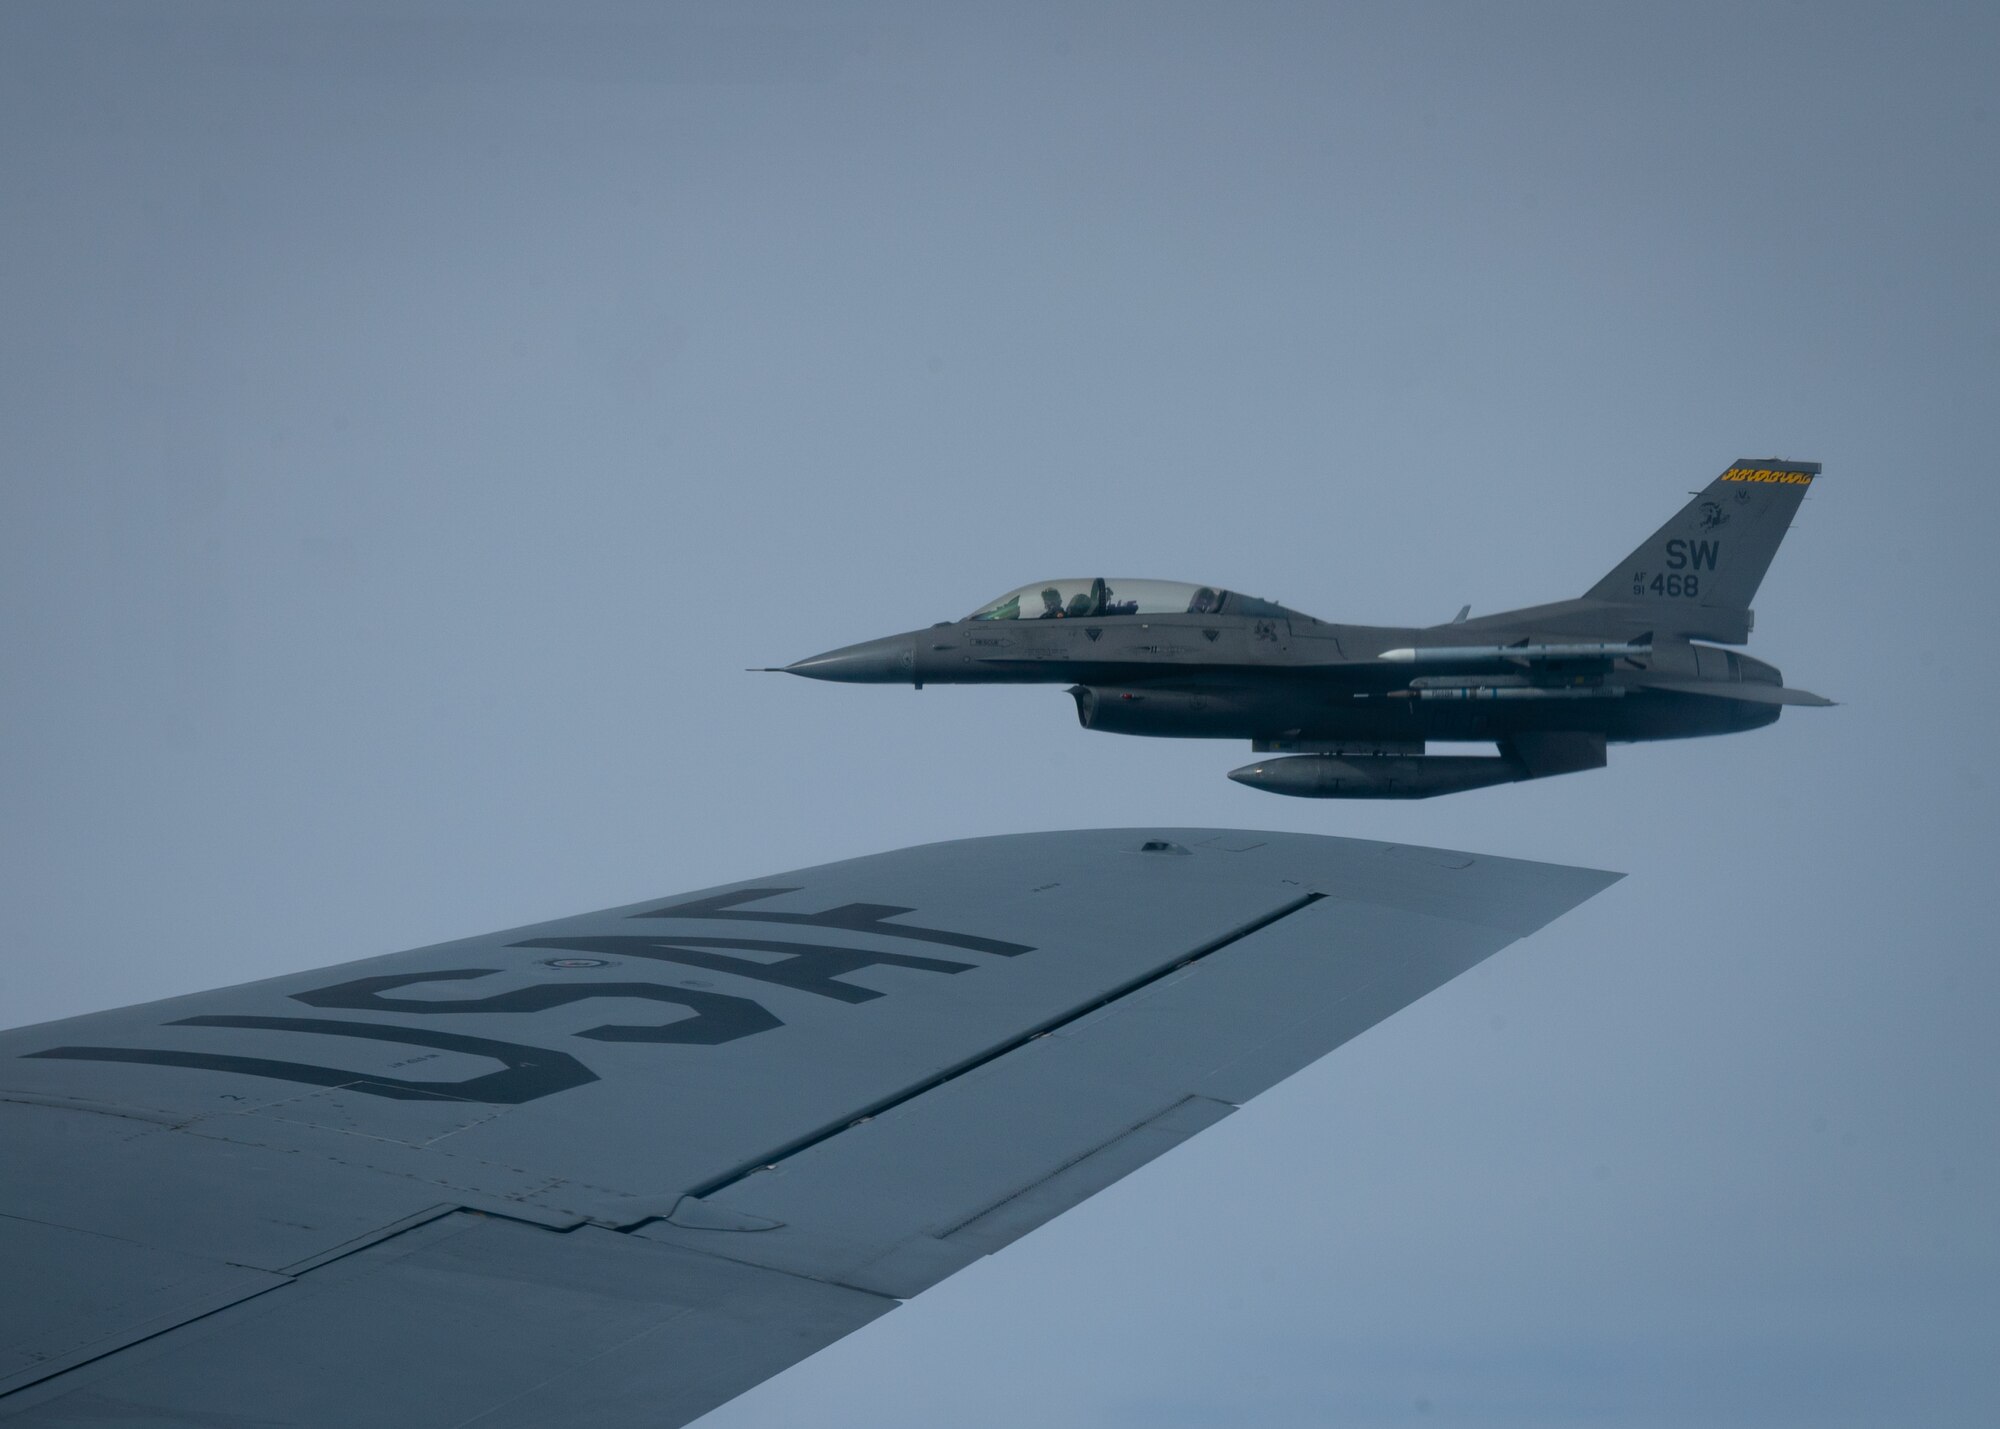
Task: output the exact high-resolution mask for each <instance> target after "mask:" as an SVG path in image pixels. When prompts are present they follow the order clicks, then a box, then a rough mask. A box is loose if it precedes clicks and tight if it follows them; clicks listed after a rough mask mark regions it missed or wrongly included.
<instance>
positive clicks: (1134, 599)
mask: <svg viewBox="0 0 2000 1429" xmlns="http://www.w3.org/2000/svg"><path fill="white" fill-rule="evenodd" d="M1253 604H1254V605H1257V606H1261V607H1265V608H1267V609H1268V608H1269V603H1268V602H1266V601H1249V600H1245V599H1244V598H1243V597H1240V596H1235V595H1231V594H1230V593H1229V592H1228V591H1226V590H1222V589H1221V588H1219V587H1217V586H1207V585H1193V584H1191V583H1189V582H1187V581H1134V580H1106V579H1105V578H1104V577H1103V576H1086V577H1081V578H1079V579H1076V580H1058V581H1036V582H1034V583H1033V584H1031V585H1024V586H1022V587H1021V588H1020V589H1019V590H1010V591H1008V592H1007V594H1005V595H1003V596H1001V597H1000V598H999V599H998V600H992V601H988V602H987V603H986V604H985V605H982V606H980V607H979V609H977V610H975V611H973V612H972V614H971V615H969V616H967V617H966V618H967V619H968V620H1074V619H1083V618H1089V619H1100V618H1103V617H1105V616H1112V615H1207V614H1213V613H1216V612H1220V611H1223V610H1229V611H1231V612H1232V613H1236V612H1239V608H1240V607H1243V606H1248V605H1253Z"/></svg>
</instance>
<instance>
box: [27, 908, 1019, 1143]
mask: <svg viewBox="0 0 2000 1429" xmlns="http://www.w3.org/2000/svg"><path fill="white" fill-rule="evenodd" d="M797 891H798V890H797V889H794V888H747V889H739V890H738V891H736V892H734V893H721V894H716V895H714V896H712V897H708V898H699V899H694V900H692V901H690V902H686V903H671V904H668V905H666V906H664V907H661V908H654V909H651V910H649V911H647V912H644V913H635V914H633V915H632V917H633V918H634V919H640V918H644V919H680V920H687V919H703V920H709V921H741V922H751V923H764V924H778V925H790V926H795V927H804V928H820V929H826V930H829V931H838V932H844V933H865V934H873V935H875V936H878V937H885V938H898V939H901V940H903V941H905V942H918V943H928V944H931V945H933V946H943V947H951V948H961V949H964V950H966V951H968V952H974V953H987V954H992V955H995V956H999V957H1005V958H1013V957H1019V956H1020V955H1021V954H1022V953H1031V952H1033V951H1034V949H1033V948H1032V947H1029V946H1028V945H1026V944H1023V943H1009V942H1005V941H1002V940H1001V939H998V938H984V937H980V936H978V935H976V934H972V933H956V932H951V931H948V930H946V929H943V928H926V927H921V926H919V925H916V924H911V923H895V922H891V921H890V920H891V919H894V918H897V917H900V916H901V915H902V914H905V913H912V912H915V911H916V910H915V909H913V908H905V907H900V906H897V905H895V904H890V903H844V904H841V905H840V906H838V907H835V908H827V909H823V910H821V911H820V912H817V913H786V912H781V911H777V910H774V909H768V908H745V907H743V906H741V905H744V904H749V903H757V902H760V901H761V900H764V899H767V898H774V897H777V896H779V895H781V894H786V893H795V892H797ZM509 946H511V947H516V948H537V949H540V948H548V949H554V950H556V951H558V952H575V953H610V954H615V955H617V956H620V957H624V958H638V959H642V960H645V961H650V962H659V963H668V964H675V965H679V966H682V967H695V968H703V969H706V970H707V971H710V972H719V973H727V974H731V975H733V976H736V977H740V978H744V979H747V980H749V981H751V982H763V983H769V984H771V985H773V986H779V987H787V988H791V989H793V990H795V991H799V992H805V993H810V994H813V995H814V996H818V997H825V998H831V999H833V1000H834V1001H837V1002H847V1003H855V1002H868V1001H871V1000H873V999H875V998H878V997H881V996H883V994H882V993H880V992H877V991H876V990H875V989H873V988H868V987H859V986H856V985H854V984H852V983H844V982H840V981H838V980H837V979H838V978H839V977H840V976H841V975H842V974H844V973H850V972H854V971H856V970H857V969H860V968H866V967H878V966H879V967H899V968H912V969H916V970H918V971H921V972H933V973H943V974H955V973H962V972H965V971H967V970H969V969H971V968H974V967H977V966H979V964H977V963H973V962H965V961H962V960H958V959H946V958H937V957H920V956H916V955H913V954H908V953H889V952H879V951H876V950H874V949H871V948H850V947H842V946H836V945H831V944H826V943H815V942H802V941H796V940H792V939H781V938H723V937H710V936H708V935H706V934H700V933H688V934H681V933H677V932H667V931H662V932H659V933H645V934H637V935H633V934H605V935H574V936H550V937H546V938H526V939H523V940H521V941H520V942H517V943H512V944H510V945H509ZM711 950H716V951H711ZM731 951H737V952H746V953H767V954H779V955H781V956H780V958H779V959H778V960H777V961H775V962H754V961H752V960H750V959H749V958H743V957H731V956H728V955H727V954H728V953H729V952H731ZM500 971H501V970H500V969H498V968H439V969H436V970H433V971H426V972H411V973H393V974H389V975H386V976H380V977H365V978H356V979H353V980H351V981H348V982H340V983H335V984H333V985H331V986H329V987H321V988H310V989H308V990H307V991H305V992H295V993H293V994H292V995H291V996H292V1000H293V1001H295V1002H302V1003H305V1004H306V1005H307V1006H309V1007H317V1008H331V1009H341V1010H350V1011H358V1012H394V1013H405V1014H408V1013H414V1014H417V1015H420V1016H425V1017H438V1016H446V1017H450V1016H465V1015H468V1014H471V1015H478V1014H480V1013H489V1014H490V1013H512V1014H519V1013H538V1012H547V1011H550V1010H553V1009H555V1008H559V1007H567V1006H569V1005H570V1004H572V1003H576V1002H584V1001H588V1000H592V999H596V998H628V999H640V1000H645V1001H651V1002H663V1003H670V1004H674V1005H677V1006H679V1007H682V1008H685V1009H686V1010H687V1011H688V1012H690V1013H692V1014H693V1015H692V1016H689V1017H681V1018H678V1019H676V1020H674V1021H671V1022H664V1023H637V1024H628V1023H605V1024H603V1025H602V1026H598V1027H591V1028H587V1029H585V1030H584V1031H581V1032H578V1033H575V1034H574V1035H575V1036H577V1037H582V1038H587V1039H590V1040H592V1041H598V1042H651V1043H663V1044H678V1045H681V1046H689V1045H693V1046H715V1045H717V1044H720V1043H723V1042H734V1041H736V1040H738V1039H739V1038H743V1037H751V1036H755V1035H756V1034H757V1033H759V1032H768V1031H770V1030H771V1029H772V1028H774V1027H780V1026H783V1025H784V1024H783V1022H782V1021H781V1020H780V1019H779V1018H778V1016H777V1015H776V1014H775V1013H773V1012H772V1011H771V1010H770V1009H769V1008H767V1007H765V1006H764V1005H763V1004H762V1003H761V1002H759V1001H757V1000H756V999H755V998H751V997H741V996H737V995H734V994H730V993H719V992H705V991H701V990H699V989H696V988H687V987H670V986H667V985H665V984H662V983H653V982H559V983H536V984H533V985H531V986H528V987H517V988H513V989H510V990H509V991H506V992H500V993H492V994H489V995H487V996H484V997H468V998H452V999H448V1000H441V999H437V998H429V997H398V996H393V995H392V994H394V993H396V992H397V991H399V990H401V989H403V988H411V987H416V986H418V985H420V984H424V983H437V982H471V981H473V980H475V979H479V978H486V977H492V976H494V975H496V974H497V973H498V972H500ZM166 1025H167V1026H170V1027H208V1028H241V1029H246V1030H256V1031H264V1032H298V1033H306V1034H310V1035H314V1036H325V1037H357V1038H361V1039H364V1040H368V1041H376V1042H400V1043H404V1044H406V1045H409V1046H412V1047H429V1048H433V1049H435V1050H436V1051H440V1052H457V1053H461V1054H464V1055H466V1056H473V1057H485V1058H489V1059H491V1060H493V1061H496V1062H499V1063H500V1064H501V1068H502V1070H500V1071H497V1072H488V1073H486V1074H485V1075H483V1076H478V1077H473V1078H470V1079H468V1080H465V1081H457V1082H432V1081H416V1080H408V1079H403V1078H397V1077H384V1076H381V1075H378V1074H376V1073H372V1072H356V1071H352V1070H347V1069H343V1068H340V1067H327V1066H321V1065H318V1064H316V1063H311V1062H289V1061H282V1060H277V1059H273V1058H269V1057H251V1056H240V1055H235V1054H231V1053H226V1052H189V1051H178V1050H171V1049H168V1048H163V1047H51V1048H49V1049H48V1050H46V1051H42V1052H30V1053H28V1054H27V1055H28V1056H30V1057H48V1058H57V1059H62V1060H67V1061H84V1062H138V1063H145V1064H148V1065H152V1066H160V1067H191V1068H196V1069H199V1070H204V1071H211V1072H235V1073H237V1074H239V1075H241V1076H248V1077H269V1078H273V1079H275V1080H278V1081H287V1082H303V1083H305V1084H307V1085H309V1086H319V1087H339V1088H342V1089H344V1090H347V1091H354V1092H365V1093H367V1094H368V1095H370V1096H377V1097H388V1098H392V1099H395V1100H400V1101H472V1102H490V1103H497V1104H503V1105H518V1104H520V1103H522V1102H528V1101H534V1100H536V1099H537V1098H540V1097H545V1096H550V1095H552V1094H553V1093H556V1092H561V1091H568V1090H569V1089H571V1088H572V1087H580V1086H584V1085H586V1084H588V1083H590V1082H594V1081H596V1080H597V1079H598V1078H597V1073H595V1072H593V1071H592V1070H591V1069H590V1068H589V1067H588V1066H586V1065H585V1064H584V1063H583V1062H581V1061H580V1060H578V1059H577V1058H576V1057H574V1056H571V1055H570V1054H569V1053H567V1052H559V1051H556V1050H554V1049H552V1048H547V1047H533V1046H527V1045H524V1044H522V1043H518V1042H504V1041H495V1040H492V1039H490V1038H484V1037H469V1036H465V1035H462V1034H459V1033H453V1032H433V1031H431V1030H429V1029H428V1028H422V1027H401V1026H393V1025H385V1024H382V1023H376V1022H355V1021H350V1020H347V1019H344V1018H338V1017H259V1016H216V1015H211V1016H204V1017H184V1018H180V1019H178V1020H176V1021H174V1022H170V1023H168V1024H166ZM425 1060H428V1057H416V1058H411V1059H410V1062H411V1063H414V1062H419V1061H425ZM398 1065H409V1063H401V1064H398Z"/></svg>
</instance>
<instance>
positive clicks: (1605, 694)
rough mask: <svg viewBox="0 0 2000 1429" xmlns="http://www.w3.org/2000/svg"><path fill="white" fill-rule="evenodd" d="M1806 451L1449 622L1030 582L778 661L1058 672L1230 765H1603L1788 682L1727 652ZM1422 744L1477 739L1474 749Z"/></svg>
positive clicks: (1753, 722) (1139, 586) (825, 672)
mask: <svg viewBox="0 0 2000 1429" xmlns="http://www.w3.org/2000/svg"><path fill="white" fill-rule="evenodd" d="M1819 472H1820V466H1819V463H1817V462H1798V461H1779V460H1764V459H1755V460H1746V461H1738V462H1736V463H1734V464H1732V465H1731V466H1730V467H1729V469H1728V470H1727V471H1725V472H1723V473H1722V475H1720V476H1718V477H1717V478H1716V479H1715V480H1714V481H1712V482H1710V483H1709V484H1708V486H1707V487H1706V488H1705V489H1704V490H1702V491H1699V492H1697V493H1695V495H1694V499H1693V500H1691V501H1690V502H1688V504H1687V505H1686V506H1684V507H1682V508H1681V510H1680V512H1679V514H1677V515H1676V516H1675V517H1674V518H1673V519H1672V520H1671V521H1669V522H1667V524H1666V525H1664V526H1662V527H1661V528H1660V529H1659V530H1657V531H1655V532H1654V533H1653V534H1652V535H1651V536H1649V537H1647V538H1646V539H1645V540H1644V541H1642V542H1641V543H1640V544H1639V546H1638V548H1637V549H1635V550H1634V551H1633V552H1632V554H1631V555H1629V556H1627V557H1626V558H1625V559H1624V560H1622V561H1620V562H1619V563H1618V564H1617V565H1616V566H1614V567H1612V569H1611V571H1610V573H1609V574H1607V575H1606V576H1605V577H1604V579H1602V580H1600V581H1599V582H1597V584H1596V585H1594V586H1592V587H1591V588H1590V589H1589V590H1587V591H1585V592H1584V593H1583V595H1582V596H1581V597H1579V598H1577V599H1574V600H1563V601H1556V602H1554V603H1552V604H1548V605H1536V606H1529V607H1526V608H1524V609H1521V610H1509V611H1502V612H1501V613H1499V614H1497V615H1485V616H1480V617H1477V618H1469V615H1470V608H1469V607H1467V608H1466V609H1463V610H1460V611H1459V613H1458V615H1457V617H1456V618H1454V619H1453V620H1451V621H1449V622H1447V623H1445V624H1443V625H1429V626H1393V625H1390V626H1385V625H1343V624H1339V623H1336V622H1332V621H1325V620H1320V619H1318V618H1316V617H1314V616H1310V615H1306V614H1305V613H1303V612H1301V611H1297V610H1292V609H1290V608H1289V607H1287V606H1283V605H1279V604H1277V603H1276V602H1274V601H1268V600H1260V599H1258V598H1256V597H1254V596H1247V595H1243V594H1241V593H1240V592H1237V591H1231V590H1224V589H1222V588H1221V587H1219V586H1212V585H1193V584H1188V583H1184V582H1179V581H1158V580H1115V579H1106V578H1104V577H1102V576H1094V577H1082V578H1078V579H1071V580H1049V581H1037V582H1034V583H1032V584H1029V585H1024V586H1022V587H1020V588H1019V589H1018V590H1011V591H1009V592H1007V594H1005V595H1003V596H1001V597H1000V598H999V599H997V600H991V601H988V602H987V603H986V604H985V605H982V606H980V607H979V608H978V609H977V610H975V611H973V612H972V614H970V615H968V616H966V617H965V618H964V619H962V620H953V621H944V622H941V623H940V624H937V625H934V626H932V627H931V628H930V629H928V630H917V631H911V632H909V633H907V634H902V635H888V636H883V637H881V638H879V639H875V640H867V641H863V642H862V643H861V644H858V645H848V646H844V647H843V648H841V649H838V650H829V651H827V652H826V653H825V654H823V655H814V656H812V657H811V658H810V659H805V660H800V661H797V662H796V663H794V664H791V665H785V666H782V667H779V668H780V669H782V670H783V671H784V672H785V673H789V674H793V675H804V676H806V677H807V678H809V679H815V680H839V681H846V682H851V683H861V684H904V685H912V686H915V687H916V688H918V689H922V688H923V687H924V686H925V685H927V684H1023V683H1049V684H1067V685H1068V686H1069V693H1070V695H1071V696H1072V697H1073V698H1074V699H1075V701H1076V712H1077V718H1078V720H1079V721H1081V723H1082V724H1083V727H1084V728H1085V729H1095V730H1104V731H1107V732H1109V733H1113V734H1140V735H1160V736H1169V737H1176V738H1194V739H1243V740H1248V741H1250V745H1251V751H1252V752H1253V753H1255V754H1260V755H1275V756H1283V757H1278V758H1264V759H1260V760H1258V761H1257V762H1255V763H1253V764H1247V765H1245V766H1243V767H1242V768H1240V769H1237V770H1234V771H1232V772H1231V774H1230V776H1229V777H1230V778H1232V779H1234V780H1236V781H1237V782H1239V783H1242V784H1247V785H1249V786H1250V787H1251V788H1254V789H1263V790H1268V791H1270V792H1272V793H1275V794H1291V795H1297V796H1299V797H1303V798H1310V799H1426V798H1430V797H1432V796H1434V795H1438V794H1455V793H1459V792H1461V791H1463V790H1467V789H1479V788H1484V787H1486V786H1488V785H1493V784H1507V783H1513V782H1516V781H1519V780H1523V779H1540V778H1544V777H1547V776H1549V775H1552V774H1568V773H1573V772H1575V771H1578V770H1583V769H1598V768H1602V767H1603V765H1604V763H1605V746H1606V745H1607V744H1614V743H1634V742H1638V741H1641V740H1654V739H1687V738H1691V737H1693V736H1696V735H1709V734H1731V733H1734V732H1736V731H1738V730H1745V729H1755V728H1757V727H1758V726H1760V725H1767V724H1770V723H1772V722H1773V721H1775V720H1776V719H1777V718H1778V715H1779V713H1780V712H1781V711H1782V710H1783V709H1784V707H1785V706H1786V705H1829V704H1832V703H1833V702H1832V701H1831V700H1828V699H1824V698H1822V697H1821V696H1819V695H1815V694H1811V693H1809V692H1807V691H1805V690H1797V689H1791V688H1788V687H1787V686H1786V684H1785V681H1784V677H1783V676H1782V675H1781V674H1780V673H1779V672H1778V670H1777V669H1776V668H1775V667H1773V666H1771V665H1767V664H1765V663H1764V662H1763V661H1761V660H1754V659H1752V658H1751V657H1750V656H1748V655H1744V654H1740V653H1738V652H1737V651H1735V650H1727V649H1722V648H1720V647H1721V646H1725V645H1741V644H1743V643H1745V642H1746V641H1747V640H1748V639H1749V638H1750V630H1751V626H1752V624H1753V621H1754V617H1753V613H1752V611H1751V609H1750V601H1751V598H1752V597H1753V596H1755V594H1756V592H1757V587H1758V584H1759V583H1760V582H1761V581H1762V580H1763V578H1764V572H1765V571H1766V570H1768V569H1769V568H1770V564H1771V558H1772V556H1773V555H1775V554H1776V553H1777V549H1778V543H1779V542H1780V541H1781V540H1783V539H1784V535H1785V532H1786V530H1788V529H1789V528H1790V526H1791V523H1792V517H1793V516H1794V514H1796V513H1797V511H1798V508H1799V503H1800V502H1801V501H1802V500H1803V499H1804V498H1805V494H1806V492H1807V490H1808V489H1809V488H1810V487H1811V486H1812V483H1813V479H1814V478H1815V477H1816V476H1818V475H1819ZM1433 743H1490V744H1492V745H1493V746H1495V750H1496V752H1495V753H1493V754H1483V755H1466V754H1452V755H1444V754H1432V753H1429V752H1428V751H1429V747H1430V745H1432V744H1433Z"/></svg>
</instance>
